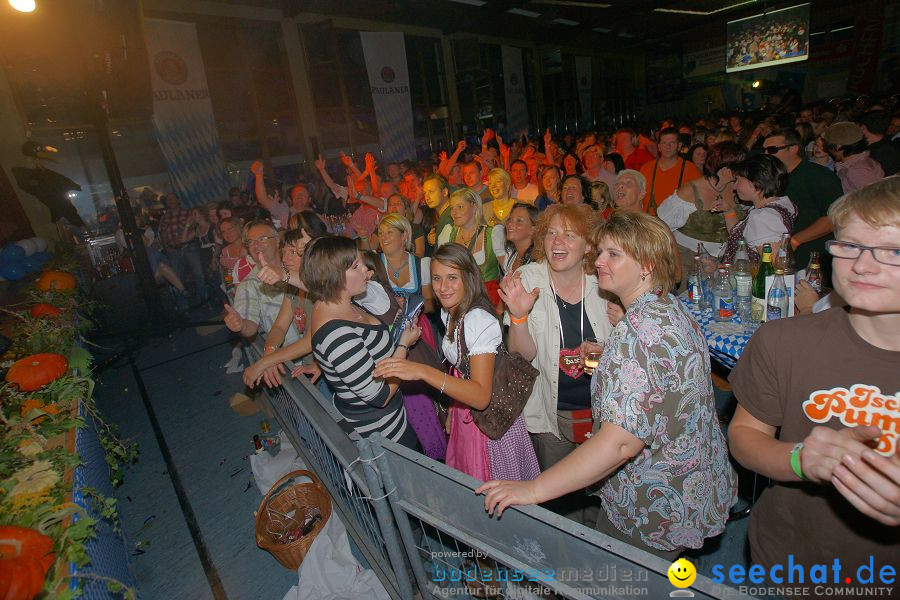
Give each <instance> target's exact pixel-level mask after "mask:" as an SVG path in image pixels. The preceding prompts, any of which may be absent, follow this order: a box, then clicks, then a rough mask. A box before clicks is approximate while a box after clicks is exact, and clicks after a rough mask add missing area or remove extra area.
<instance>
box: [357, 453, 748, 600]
mask: <svg viewBox="0 0 900 600" xmlns="http://www.w3.org/2000/svg"><path fill="white" fill-rule="evenodd" d="M360 444H361V445H363V446H365V445H369V446H370V448H371V452H372V453H373V455H374V456H375V457H377V467H378V471H379V473H380V476H381V480H382V483H383V485H384V488H385V490H386V491H385V494H386V496H387V497H388V499H389V500H390V504H391V508H392V510H393V513H394V518H395V520H396V522H397V524H398V527H399V529H400V536H401V539H402V540H403V544H404V547H405V549H406V552H407V557H408V558H409V560H410V564H411V566H412V570H413V573H414V575H415V578H416V582H417V584H418V587H419V590H420V591H421V593H422V597H423V598H448V597H451V596H464V595H467V594H468V595H476V594H477V595H485V594H486V595H488V596H491V597H496V598H534V599H538V598H548V597H549V598H554V597H564V598H573V599H587V598H616V597H619V598H641V597H642V598H662V597H669V596H670V594H671V596H672V597H679V596H688V595H689V594H687V593H685V592H687V591H689V592H690V593H691V594H692V597H694V598H729V599H748V598H749V596H746V595H742V594H740V593H739V592H738V590H735V589H733V588H731V587H727V586H723V585H717V584H716V583H714V582H713V581H712V580H711V579H709V578H708V577H705V576H702V575H698V576H697V579H696V581H695V582H694V583H693V584H692V585H691V586H690V590H678V589H676V588H675V587H674V586H673V585H672V584H671V583H670V580H669V578H668V573H667V571H668V569H669V566H670V565H671V563H669V562H666V561H664V560H663V559H661V558H659V557H657V556H654V555H652V554H649V553H647V552H644V551H643V550H640V549H638V548H635V547H633V546H631V545H629V544H627V543H624V542H621V541H619V540H616V539H614V538H611V537H609V536H606V535H604V534H602V533H600V532H598V531H596V530H594V529H589V528H587V527H584V526H583V525H580V524H578V523H575V522H574V521H571V520H570V519H567V518H565V517H562V516H559V515H556V514H554V513H552V512H550V511H548V510H546V509H543V508H541V507H537V506H524V507H511V508H508V509H506V511H504V513H503V516H502V517H501V518H500V519H497V518H496V517H488V515H487V513H486V512H485V510H484V498H483V497H482V496H476V495H475V493H474V490H475V488H476V487H477V486H478V485H479V482H478V481H477V480H476V479H474V478H472V477H469V476H468V475H465V474H464V473H460V472H459V471H456V470H455V469H451V468H449V467H447V466H446V465H443V464H441V463H438V462H436V461H433V460H431V459H429V458H428V457H426V456H423V455H421V454H419V453H417V452H414V451H412V450H409V449H408V448H405V447H403V446H400V445H399V444H396V443H394V442H391V441H390V440H385V439H383V438H381V437H380V436H377V435H376V436H373V437H371V438H369V439H367V440H363V441H362V442H361V443H360ZM673 592H674V594H673Z"/></svg>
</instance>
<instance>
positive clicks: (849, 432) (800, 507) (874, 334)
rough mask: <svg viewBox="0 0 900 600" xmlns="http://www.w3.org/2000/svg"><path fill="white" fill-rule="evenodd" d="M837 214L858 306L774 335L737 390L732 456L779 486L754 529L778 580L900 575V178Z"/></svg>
mask: <svg viewBox="0 0 900 600" xmlns="http://www.w3.org/2000/svg"><path fill="white" fill-rule="evenodd" d="M828 214H829V217H830V218H831V220H832V222H833V223H834V232H835V238H836V239H834V240H831V241H829V242H828V244H827V248H828V251H829V252H830V253H831V255H832V256H833V257H834V287H835V291H836V292H837V293H838V294H839V295H840V296H842V297H843V298H844V300H845V301H846V302H847V305H848V306H847V307H835V308H831V309H829V310H826V311H824V312H821V313H818V314H814V315H805V316H799V317H793V318H790V319H779V320H777V321H772V322H769V323H765V324H764V325H763V326H762V327H761V328H760V329H759V330H758V331H757V332H756V333H755V334H754V335H753V337H751V338H750V342H749V343H748V344H747V347H746V348H745V349H744V352H743V354H742V356H741V359H740V361H738V365H737V367H736V368H735V369H734V371H733V372H732V373H731V376H730V378H729V381H730V383H731V385H732V387H733V389H734V393H735V395H736V396H737V400H738V409H737V411H736V413H735V416H734V419H733V420H732V421H731V424H730V425H729V432H728V434H729V440H730V446H731V451H732V454H733V455H734V457H735V459H736V460H737V461H738V462H740V463H741V464H742V465H744V466H745V467H747V468H748V469H750V470H752V471H755V472H757V473H760V474H762V475H764V476H767V477H769V478H771V479H772V480H774V485H773V486H772V487H770V488H768V489H767V490H766V491H765V492H763V495H762V497H761V498H760V499H759V501H758V502H757V503H756V505H755V506H754V508H753V512H752V514H751V517H750V518H751V520H750V529H749V540H750V549H751V558H752V561H753V563H755V564H760V565H762V566H763V567H764V568H765V569H766V570H767V571H768V570H769V568H770V567H772V566H773V565H776V564H781V565H784V564H787V561H788V556H789V555H791V556H792V558H791V561H792V562H793V563H794V564H797V565H803V566H804V567H805V569H806V572H810V571H809V569H810V568H811V566H812V565H814V564H831V563H832V562H833V561H834V560H835V559H836V558H839V559H840V562H841V563H842V564H843V565H847V566H850V565H853V566H854V568H855V566H856V565H868V564H869V561H870V560H874V563H875V564H876V565H884V564H888V565H895V564H896V559H897V556H898V553H900V536H898V535H897V531H898V529H897V526H898V525H900V453H898V451H897V447H898V445H900V177H891V178H888V179H885V180H883V181H880V182H877V183H874V184H872V185H870V186H868V187H865V188H862V189H861V190H858V191H856V192H853V193H851V194H848V195H847V196H844V197H843V198H841V199H840V200H838V201H837V202H835V203H834V204H833V205H832V207H831V209H830V210H829V212H828ZM876 570H877V568H876ZM855 583H856V582H854V584H855Z"/></svg>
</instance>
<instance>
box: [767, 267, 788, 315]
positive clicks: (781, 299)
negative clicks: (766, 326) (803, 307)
mask: <svg viewBox="0 0 900 600" xmlns="http://www.w3.org/2000/svg"><path fill="white" fill-rule="evenodd" d="M787 314H788V294H787V286H786V285H785V284H784V271H783V270H782V269H776V270H775V281H773V282H772V288H771V289H770V290H769V295H768V297H767V298H766V321H773V320H775V319H781V318H783V317H786V316H787Z"/></svg>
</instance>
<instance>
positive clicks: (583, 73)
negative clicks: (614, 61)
mask: <svg viewBox="0 0 900 600" xmlns="http://www.w3.org/2000/svg"><path fill="white" fill-rule="evenodd" d="M575 78H576V79H577V80H578V104H579V105H580V106H581V118H580V119H579V123H578V129H580V130H585V129H590V128H591V127H593V126H594V108H593V105H592V104H591V102H592V101H593V98H592V97H591V92H592V91H593V87H594V85H593V84H594V79H593V74H592V72H591V57H590V56H576V57H575Z"/></svg>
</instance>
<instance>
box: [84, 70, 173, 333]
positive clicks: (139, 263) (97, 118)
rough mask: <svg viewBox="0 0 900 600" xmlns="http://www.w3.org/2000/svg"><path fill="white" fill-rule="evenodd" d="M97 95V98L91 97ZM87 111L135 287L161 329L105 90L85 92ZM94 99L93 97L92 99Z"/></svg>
mask: <svg viewBox="0 0 900 600" xmlns="http://www.w3.org/2000/svg"><path fill="white" fill-rule="evenodd" d="M85 76H86V77H87V78H88V86H89V88H92V87H93V86H92V85H91V82H90V81H89V80H90V77H89V75H88V74H87V73H85ZM94 94H96V95H94ZM87 95H88V98H87V100H88V111H89V112H90V113H91V117H92V121H93V122H94V131H95V132H96V133H97V143H98V144H99V146H100V154H101V156H102V157H103V164H104V166H105V167H106V174H107V176H108V177H109V185H110V188H111V189H112V192H113V198H114V199H115V201H116V208H117V209H118V211H119V222H120V223H121V224H122V231H123V232H124V234H125V243H126V244H127V245H128V249H129V250H130V251H131V255H132V256H133V257H134V270H135V273H136V274H137V278H138V284H139V289H140V293H141V295H142V296H143V297H144V302H145V303H146V304H147V312H148V316H149V320H150V323H151V324H152V325H153V326H161V325H162V324H163V323H164V320H163V313H162V304H161V303H160V300H159V292H158V291H157V289H156V278H155V277H154V276H153V270H152V269H151V268H150V259H149V258H147V249H146V248H145V247H144V236H143V232H142V231H140V230H139V229H138V226H137V222H136V221H135V218H134V211H133V210H132V208H131V201H130V199H129V197H128V189H127V188H126V187H125V183H124V182H123V181H122V173H121V172H120V171H119V163H118V162H117V161H116V154H115V151H114V150H113V147H112V140H111V139H110V137H109V117H108V116H107V114H106V110H105V109H104V107H105V106H106V91H105V90H99V91H97V92H92V91H88V92H87ZM92 96H93V97H92Z"/></svg>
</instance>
